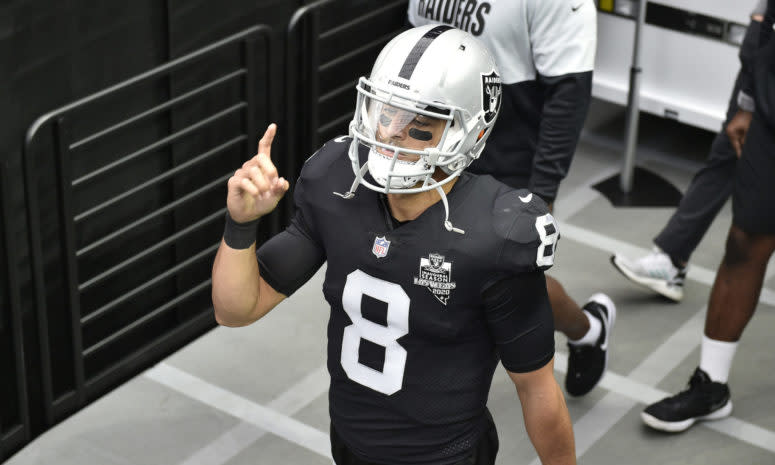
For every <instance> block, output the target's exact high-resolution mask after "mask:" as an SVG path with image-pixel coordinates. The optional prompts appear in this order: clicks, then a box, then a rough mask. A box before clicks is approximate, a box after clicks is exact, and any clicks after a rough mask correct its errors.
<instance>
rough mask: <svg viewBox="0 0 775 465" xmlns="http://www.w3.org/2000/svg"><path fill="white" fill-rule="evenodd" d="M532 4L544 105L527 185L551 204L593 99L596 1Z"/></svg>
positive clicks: (533, 39)
mask: <svg viewBox="0 0 775 465" xmlns="http://www.w3.org/2000/svg"><path fill="white" fill-rule="evenodd" d="M530 5H531V8H530V9H529V11H528V15H529V16H528V20H529V25H530V26H529V27H530V30H529V33H530V42H531V48H532V50H533V61H534V63H535V66H536V70H537V72H538V76H537V79H538V80H539V81H540V82H541V83H542V84H543V87H544V106H543V111H542V114H541V122H540V126H539V130H538V142H537V145H536V152H535V155H534V157H533V169H532V172H531V176H530V181H529V185H528V189H529V190H530V191H531V192H534V193H536V194H538V195H539V196H540V197H541V198H542V199H544V200H545V201H546V202H549V203H552V202H553V201H554V199H555V198H556V197H557V190H558V188H559V185H560V181H562V180H563V179H564V178H565V176H567V174H568V170H569V169H570V165H571V161H572V160H573V154H574V153H575V151H576V145H577V143H578V140H579V136H580V134H581V129H582V127H583V126H584V120H585V119H586V117H587V111H588V109H589V103H590V101H591V98H592V69H593V66H594V59H595V47H596V43H597V25H596V24H597V23H596V13H595V12H596V9H595V3H594V2H593V1H592V0H576V1H574V2H569V1H567V0H536V1H533V2H532V3H530Z"/></svg>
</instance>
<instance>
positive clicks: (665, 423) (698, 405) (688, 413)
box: [640, 367, 732, 433]
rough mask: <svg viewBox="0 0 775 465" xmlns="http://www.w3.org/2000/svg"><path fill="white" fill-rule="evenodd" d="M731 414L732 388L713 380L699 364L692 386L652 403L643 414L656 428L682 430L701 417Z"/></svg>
mask: <svg viewBox="0 0 775 465" xmlns="http://www.w3.org/2000/svg"><path fill="white" fill-rule="evenodd" d="M730 413H732V401H731V400H730V399H729V387H728V386H727V385H726V384H723V383H717V382H715V381H711V379H710V377H709V376H708V374H707V373H705V372H704V371H702V370H700V369H699V367H698V368H697V369H696V370H694V374H693V375H692V377H691V378H690V379H689V388H688V389H686V390H685V391H682V392H679V393H678V394H676V395H674V396H673V397H667V398H665V399H662V400H660V401H659V402H657V403H654V404H651V405H649V406H648V407H646V409H645V410H644V411H643V412H641V414H640V417H641V418H642V419H643V422H644V423H646V424H647V425H649V426H651V427H652V428H654V429H658V430H660V431H667V432H669V433H680V432H681V431H685V430H686V429H688V428H689V427H690V426H692V425H693V424H694V422H695V421H697V420H718V419H719V418H724V417H728V416H729V414H730Z"/></svg>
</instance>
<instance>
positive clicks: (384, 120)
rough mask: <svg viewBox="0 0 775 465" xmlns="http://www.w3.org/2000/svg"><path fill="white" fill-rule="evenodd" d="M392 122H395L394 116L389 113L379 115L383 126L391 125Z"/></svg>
mask: <svg viewBox="0 0 775 465" xmlns="http://www.w3.org/2000/svg"><path fill="white" fill-rule="evenodd" d="M392 122H393V118H391V117H389V116H388V115H386V114H384V113H383V114H381V115H379V124H381V125H383V126H390V123H392Z"/></svg>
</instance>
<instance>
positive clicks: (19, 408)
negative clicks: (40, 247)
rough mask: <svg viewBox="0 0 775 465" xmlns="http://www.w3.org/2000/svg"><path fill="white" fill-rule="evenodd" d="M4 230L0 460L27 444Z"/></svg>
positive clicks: (15, 305) (1, 179) (10, 246)
mask: <svg viewBox="0 0 775 465" xmlns="http://www.w3.org/2000/svg"><path fill="white" fill-rule="evenodd" d="M7 173H8V169H7V167H6V166H5V164H4V163H3V162H0V218H2V224H3V225H9V224H11V218H10V215H9V211H10V208H8V204H7V200H8V198H9V194H8V192H7V190H6V189H7V187H8V185H9V182H8V178H7ZM4 231H8V228H0V260H2V261H3V263H4V264H5V269H4V270H3V272H2V274H1V275H2V276H4V279H3V282H0V380H1V381H0V399H4V400H5V401H4V402H0V460H2V458H3V457H4V456H5V450H6V449H7V450H13V449H15V448H16V447H19V446H20V445H21V444H23V443H25V442H26V441H27V440H29V437H30V422H29V411H28V408H27V402H28V401H27V386H26V383H27V376H26V370H25V364H24V349H23V342H22V329H21V328H22V325H21V306H20V303H19V282H20V280H19V278H18V276H17V271H16V266H15V265H16V244H15V241H14V238H13V236H12V235H11V234H6V233H5V232H4Z"/></svg>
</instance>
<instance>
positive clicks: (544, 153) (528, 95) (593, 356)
mask: <svg viewBox="0 0 775 465" xmlns="http://www.w3.org/2000/svg"><path fill="white" fill-rule="evenodd" d="M463 4H465V5H463ZM407 15H408V16H407V19H408V22H409V23H411V24H412V25H414V26H421V25H425V24H448V25H451V26H455V27H458V28H460V29H463V30H467V31H470V32H471V33H472V34H473V35H475V36H476V37H477V38H479V39H481V40H482V42H484V44H485V45H486V46H487V48H488V49H489V50H490V51H492V53H493V55H494V56H495V62H496V63H497V64H498V66H499V68H500V70H501V71H502V77H503V84H504V85H503V91H502V92H503V95H502V97H501V98H502V100H503V109H502V111H501V115H500V116H499V118H498V124H497V125H495V127H494V128H493V131H492V136H491V137H490V139H489V142H488V143H487V147H486V148H485V150H484V155H483V156H482V157H481V158H479V159H478V160H476V161H474V162H473V163H472V164H471V168H470V171H472V172H474V173H479V174H490V175H492V176H494V177H495V178H496V179H497V180H499V181H502V182H504V183H506V184H508V185H509V186H511V187H513V188H515V189H519V188H526V189H529V190H530V191H531V192H533V193H534V194H536V195H538V196H539V197H541V198H542V199H543V200H544V201H545V202H547V203H549V209H550V210H551V209H552V204H553V203H554V199H555V198H556V197H557V191H558V190H559V187H560V181H562V180H563V179H564V178H565V176H566V175H567V174H568V170H569V169H570V165H571V161H572V160H573V154H574V152H575V151H576V144H577V142H578V140H579V134H581V128H582V127H583V125H584V119H585V118H586V115H587V110H588V109H589V102H590V99H591V97H592V68H593V66H594V61H595V47H596V44H597V22H596V17H595V15H596V6H595V2H593V1H592V0H575V1H573V2H569V1H568V0H502V1H499V2H494V1H491V0H470V1H468V3H466V2H457V1H453V0H438V1H426V0H410V1H409V6H408V10H407ZM546 283H547V286H548V288H549V300H550V301H551V304H552V310H553V312H554V326H555V328H556V329H557V331H560V332H562V333H563V334H565V336H566V337H567V338H568V371H567V374H566V377H565V390H566V392H567V393H568V394H570V395H573V396H581V395H584V394H586V393H588V392H589V391H591V390H592V388H594V387H595V385H596V384H597V383H598V382H599V381H600V379H601V378H602V376H603V373H604V372H605V369H606V365H607V363H608V348H609V339H610V336H611V329H612V328H613V325H614V321H615V319H616V307H615V306H614V303H613V302H612V301H611V299H610V298H609V297H608V296H607V295H605V294H603V293H600V292H597V293H594V294H593V295H592V296H591V297H589V299H587V301H586V303H585V304H584V305H583V308H582V307H579V305H578V304H577V303H576V302H575V301H574V300H573V299H572V298H571V297H570V296H569V295H568V294H567V292H566V291H565V289H564V288H563V286H562V285H561V284H560V283H559V281H557V280H556V279H554V278H552V277H550V276H547V277H546Z"/></svg>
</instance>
